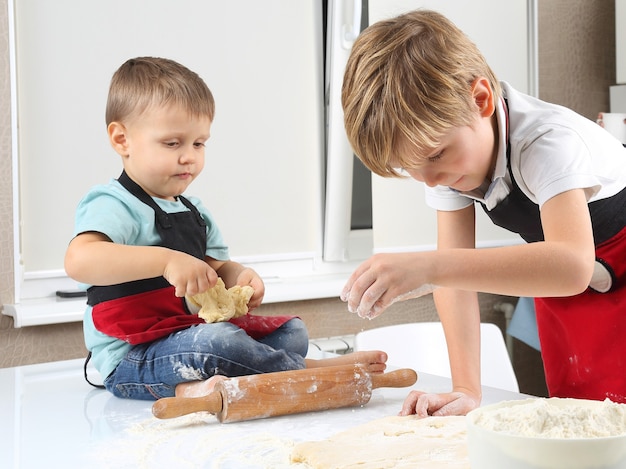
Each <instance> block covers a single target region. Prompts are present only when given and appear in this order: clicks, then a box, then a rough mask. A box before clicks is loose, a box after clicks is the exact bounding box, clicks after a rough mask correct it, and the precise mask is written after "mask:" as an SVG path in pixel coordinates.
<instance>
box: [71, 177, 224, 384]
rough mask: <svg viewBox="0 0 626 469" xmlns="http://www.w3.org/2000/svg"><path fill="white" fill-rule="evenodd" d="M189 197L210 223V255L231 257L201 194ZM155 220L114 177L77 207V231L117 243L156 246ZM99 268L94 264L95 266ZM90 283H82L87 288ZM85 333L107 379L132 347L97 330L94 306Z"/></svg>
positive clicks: (172, 205)
mask: <svg viewBox="0 0 626 469" xmlns="http://www.w3.org/2000/svg"><path fill="white" fill-rule="evenodd" d="M186 197H187V196H186ZM187 199H188V200H189V201H190V202H191V203H192V204H193V205H194V206H195V207H196V208H197V209H198V211H199V212H200V214H201V215H202V218H203V219H204V221H205V223H206V225H207V228H206V230H207V244H206V255H207V256H209V257H212V258H214V259H217V260H221V261H226V260H228V259H229V253H228V247H227V246H226V245H225V244H224V241H223V239H222V234H221V232H220V230H219V228H218V226H217V224H216V223H215V220H214V219H213V217H212V216H211V214H210V213H209V211H208V210H207V209H206V208H205V207H204V206H203V205H202V203H201V202H200V200H199V199H198V198H196V197H187ZM154 200H155V201H156V203H157V204H158V205H159V207H161V208H162V209H163V210H164V211H165V212H167V213H176V212H183V211H187V210H188V209H187V207H185V205H184V204H183V203H182V202H181V201H180V200H176V201H169V200H164V199H159V198H156V197H155V198H154ZM154 220H155V219H154V210H153V209H152V208H150V207H149V206H148V205H146V204H144V203H143V202H141V201H140V200H139V199H138V198H137V197H135V196H134V195H132V194H131V193H130V192H128V191H127V190H126V189H125V188H124V187H122V185H121V184H120V183H119V182H117V180H115V179H112V180H111V182H110V183H109V184H106V185H99V186H95V187H93V188H92V189H91V190H90V191H89V192H88V193H87V195H85V197H84V198H83V199H82V200H81V201H80V203H79V204H78V208H77V209H76V218H75V229H74V235H75V236H76V235H78V234H80V233H85V232H87V231H95V232H98V233H102V234H104V235H106V236H108V237H109V239H111V241H113V242H114V243H118V244H126V245H131V246H153V245H157V244H159V242H160V241H161V239H160V237H159V234H158V233H157V229H156V226H155V221H154ZM97 268H98V266H94V269H97ZM90 286H91V285H82V287H83V288H85V289H87V288H89V287H90ZM83 333H84V336H85V345H86V346H87V349H88V350H90V351H91V354H92V355H91V360H92V363H93V364H94V366H95V367H96V369H97V370H98V371H99V372H100V375H101V376H102V378H103V379H104V378H106V377H107V376H109V374H111V372H112V371H113V370H115V368H116V367H117V365H118V364H119V362H120V361H121V360H122V359H123V358H124V356H125V355H126V354H127V353H128V351H129V350H130V348H131V347H132V346H131V345H130V344H129V343H127V342H124V341H123V340H120V339H116V338H115V337H110V336H108V335H106V334H103V333H101V332H99V331H97V330H96V328H95V326H94V324H93V320H92V317H91V306H87V308H86V310H85V315H84V318H83Z"/></svg>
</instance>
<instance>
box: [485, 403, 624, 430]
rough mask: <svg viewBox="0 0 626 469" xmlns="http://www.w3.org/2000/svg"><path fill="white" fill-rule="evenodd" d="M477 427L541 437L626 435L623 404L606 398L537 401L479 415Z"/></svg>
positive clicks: (496, 409)
mask: <svg viewBox="0 0 626 469" xmlns="http://www.w3.org/2000/svg"><path fill="white" fill-rule="evenodd" d="M475 423H476V425H477V426H480V427H483V428H487V429H489V430H493V431H497V432H501V433H507V434H510V435H518V436H530V437H542V438H570V439H571V438H601V437H608V436H618V435H626V404H617V403H614V402H611V401H609V400H608V399H607V400H605V401H603V402H601V401H587V400H580V399H561V398H539V399H529V400H527V401H524V403H521V404H517V405H515V404H514V405H510V406H505V407H497V408H495V409H490V410H489V411H485V412H483V413H481V414H480V415H479V417H478V418H477V419H476V421H475Z"/></svg>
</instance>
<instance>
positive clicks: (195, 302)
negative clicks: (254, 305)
mask: <svg viewBox="0 0 626 469" xmlns="http://www.w3.org/2000/svg"><path fill="white" fill-rule="evenodd" d="M253 293H254V289H253V288H252V287H250V286H248V285H246V286H244V287H242V286H240V285H235V286H233V287H230V288H229V289H228V290H227V289H226V285H224V281H223V280H222V279H221V278H218V279H217V283H216V284H215V286H214V287H213V288H209V289H208V290H207V291H205V292H204V293H198V294H197V295H193V296H186V297H185V300H187V305H188V306H189V310H190V311H191V312H193V313H195V312H197V313H198V316H200V317H201V318H202V319H204V320H205V321H206V322H221V321H228V320H229V319H232V318H238V317H240V316H244V315H246V314H248V301H250V298H251V297H252V294H253Z"/></svg>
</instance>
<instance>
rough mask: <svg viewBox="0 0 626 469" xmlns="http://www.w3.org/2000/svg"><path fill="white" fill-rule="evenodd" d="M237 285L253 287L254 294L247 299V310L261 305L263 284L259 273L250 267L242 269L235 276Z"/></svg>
mask: <svg viewBox="0 0 626 469" xmlns="http://www.w3.org/2000/svg"><path fill="white" fill-rule="evenodd" d="M237 285H241V286H242V287H243V286H246V285H249V286H251V287H252V288H253V289H254V294H253V295H252V297H251V298H250V301H248V312H251V311H252V310H253V309H255V308H258V307H259V306H261V303H262V301H263V297H264V296H265V284H264V283H263V280H262V279H261V277H259V274H257V273H256V272H255V271H254V270H252V269H250V268H245V269H243V270H242V271H241V272H240V273H239V275H238V276H237Z"/></svg>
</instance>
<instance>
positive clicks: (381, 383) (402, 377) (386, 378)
mask: <svg viewBox="0 0 626 469" xmlns="http://www.w3.org/2000/svg"><path fill="white" fill-rule="evenodd" d="M370 377H371V379H372V389H376V388H406V387H407V386H413V385H414V384H415V383H416V382H417V373H416V372H415V370H412V369H411V368H402V369H400V370H394V371H391V372H389V373H372V374H371V375H370Z"/></svg>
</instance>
